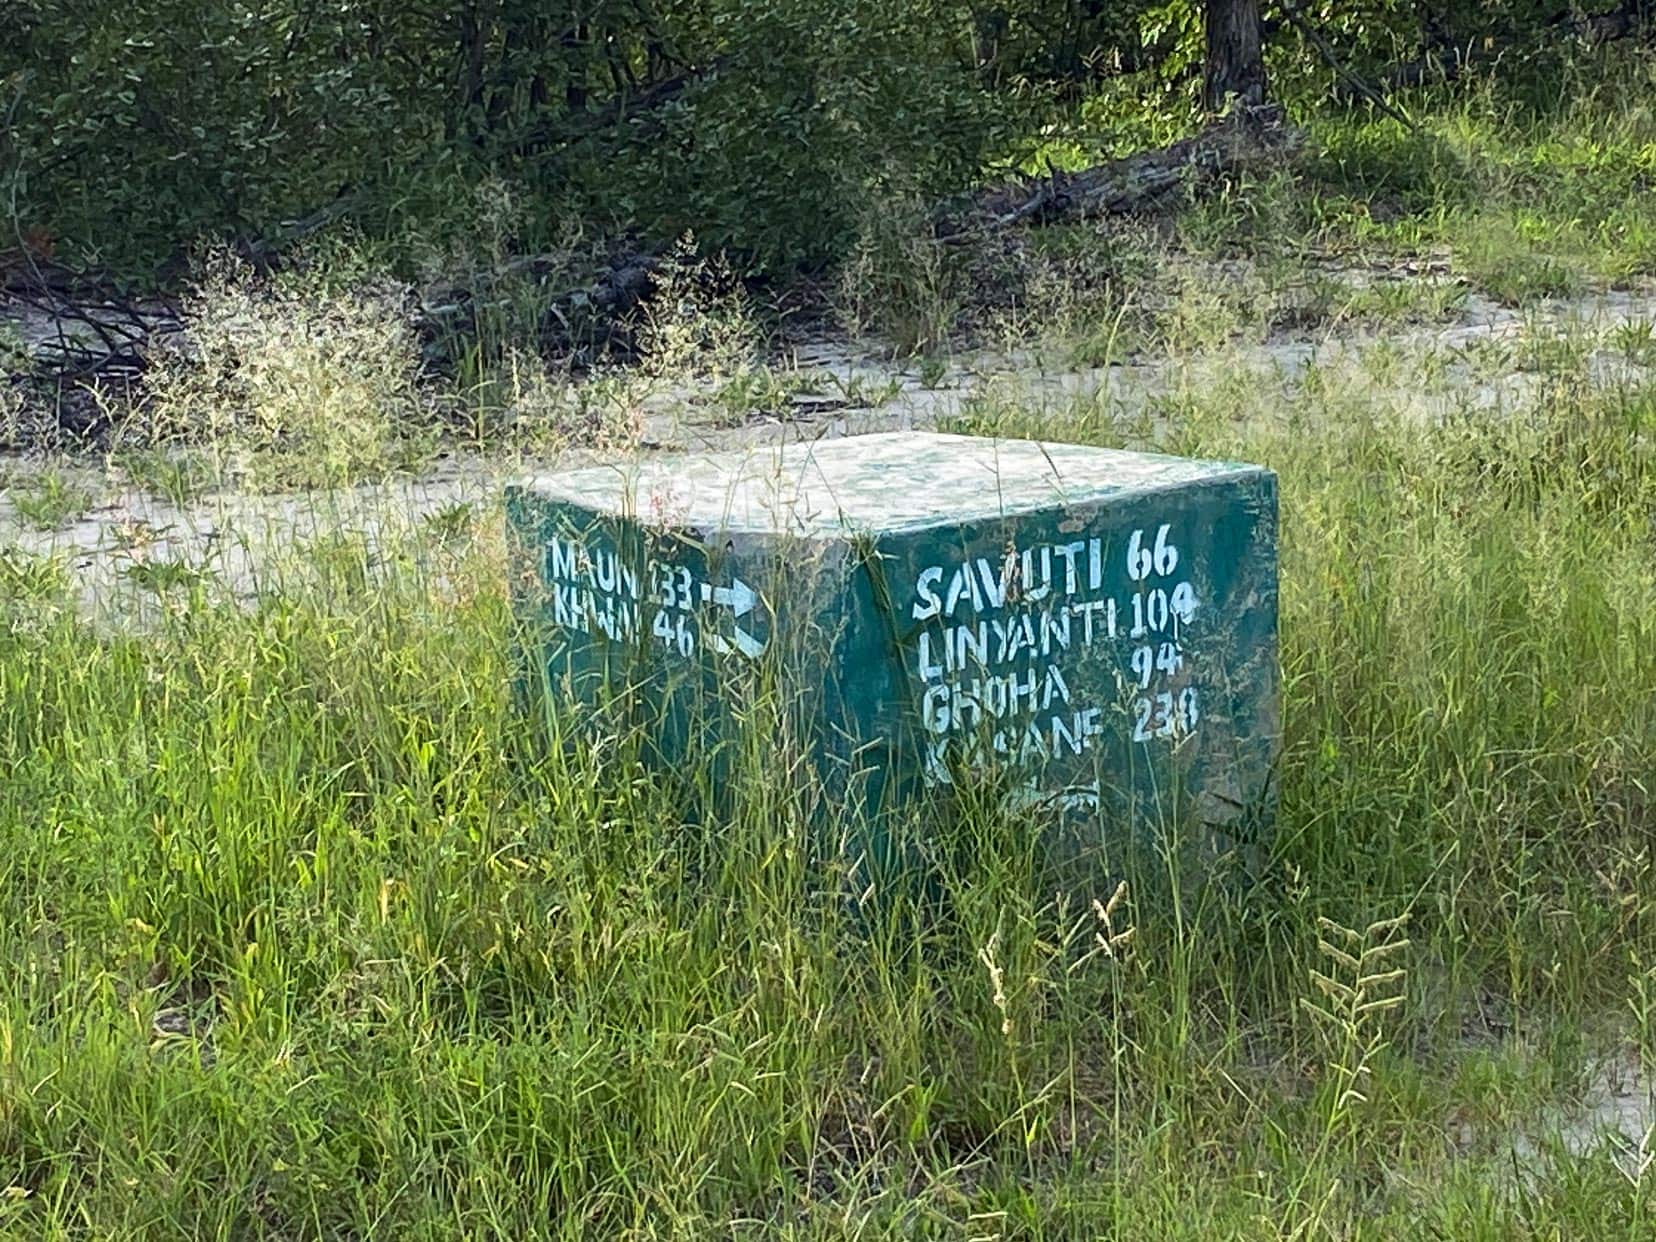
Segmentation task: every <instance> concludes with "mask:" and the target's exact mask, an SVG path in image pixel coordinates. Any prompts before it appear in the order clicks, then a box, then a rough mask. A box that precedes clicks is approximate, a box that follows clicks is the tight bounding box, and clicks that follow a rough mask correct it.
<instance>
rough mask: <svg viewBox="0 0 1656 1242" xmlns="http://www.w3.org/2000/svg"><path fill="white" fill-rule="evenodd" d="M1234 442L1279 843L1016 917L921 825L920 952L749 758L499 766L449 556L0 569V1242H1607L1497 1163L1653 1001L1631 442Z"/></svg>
mask: <svg viewBox="0 0 1656 1242" xmlns="http://www.w3.org/2000/svg"><path fill="white" fill-rule="evenodd" d="M1260 400H1261V401H1264V400H1265V399H1264V398H1260ZM1239 404H1240V400H1239V398H1238V395H1237V393H1236V392H1234V391H1228V390H1226V389H1224V388H1219V389H1216V390H1214V391H1212V392H1206V393H1204V392H1189V391H1186V392H1179V393H1176V394H1175V395H1174V396H1173V397H1171V398H1170V399H1169V404H1168V408H1167V410H1166V411H1165V413H1166V414H1167V417H1168V419H1169V420H1170V425H1171V428H1172V431H1171V441H1170V442H1171V447H1173V448H1176V449H1178V450H1180V451H1188V452H1193V453H1201V454H1215V455H1223V456H1235V457H1242V458H1247V459H1251V460H1256V461H1262V462H1264V463H1266V464H1268V465H1270V466H1272V467H1274V468H1276V469H1277V470H1278V471H1279V472H1280V473H1281V479H1282V494H1283V511H1282V518H1283V520H1282V527H1283V546H1282V578H1283V596H1282V607H1283V628H1282V634H1283V652H1282V660H1283V666H1284V672H1285V703H1284V719H1285V724H1286V744H1285V753H1284V757H1283V764H1282V811H1281V818H1280V822H1279V824H1278V827H1277V831H1276V836H1275V843H1274V847H1273V852H1272V855H1271V858H1270V860H1269V863H1268V865H1267V866H1266V867H1265V869H1264V871H1263V872H1262V873H1261V874H1260V875H1259V876H1258V877H1257V878H1255V879H1254V880H1253V881H1251V882H1249V883H1247V884H1233V885H1220V886H1210V887H1208V888H1204V889H1200V890H1186V891H1183V892H1181V891H1179V890H1177V889H1174V890H1172V891H1171V892H1170V891H1169V889H1168V885H1167V883H1166V882H1165V879H1166V877H1164V876H1162V875H1161V874H1159V864H1158V862H1157V860H1155V859H1153V858H1149V859H1141V860H1139V861H1138V862H1137V863H1135V868H1136V869H1135V870H1132V871H1130V873H1129V874H1128V875H1127V876H1126V882H1125V887H1120V886H1119V885H1118V878H1117V877H1109V878H1106V877H1103V876H1100V877H1098V879H1097V882H1096V884H1091V885H1089V884H1076V885H1075V886H1073V887H1071V888H1069V889H1067V890H1066V891H1058V892H1054V891H1049V890H1047V889H1046V888H1044V887H1043V886H1042V884H1041V882H1040V880H1039V879H1038V877H1039V876H1040V875H1041V874H1042V872H1041V869H1040V868H1039V867H1038V866H1037V865H1036V864H1037V861H1038V860H1036V859H1035V858H1033V856H1032V855H1033V853H1034V847H1033V845H1032V841H1033V839H1034V838H1033V834H1032V833H1031V831H1030V830H1029V825H1028V824H1026V823H1023V822H1020V821H1019V820H1018V819H1016V818H1011V817H1006V816H1002V815H1000V814H998V813H996V812H995V811H994V810H993V809H992V808H990V807H985V806H970V807H964V808H962V809H960V810H959V811H958V812H957V813H956V814H954V815H953V816H952V817H949V818H947V819H946V820H945V822H944V828H945V830H946V832H947V833H949V834H953V836H952V841H951V842H945V843H944V844H945V846H948V845H950V844H952V845H954V846H957V847H958V848H943V849H940V850H939V851H938V858H939V860H940V861H939V868H940V870H939V874H938V877H937V889H938V894H939V895H938V896H937V898H936V900H935V901H933V902H931V903H930V904H928V905H927V906H926V907H925V908H924V909H919V908H916V907H914V906H912V905H908V904H905V903H904V902H902V901H891V902H866V903H863V904H861V905H859V904H858V903H857V901H856V897H857V894H856V892H855V891H854V884H851V886H850V887H847V885H848V884H849V883H850V877H849V876H848V875H847V874H846V873H843V872H838V871H835V870H834V869H831V868H830V869H827V870H824V869H821V868H817V867H814V866H813V864H812V863H811V862H810V847H809V841H810V838H811V833H812V831H813V828H812V823H811V818H810V817H811V813H812V808H811V807H810V805H809V798H810V794H809V791H806V790H803V789H801V788H796V787H795V786H794V785H793V783H792V782H791V780H790V779H789V778H788V775H787V774H788V772H789V771H791V768H789V767H788V766H787V765H788V764H789V762H790V759H789V756H788V755H787V754H786V752H785V749H783V748H782V746H781V744H780V743H775V742H773V741H770V740H768V739H769V737H770V734H769V733H768V731H767V730H765V729H764V728H763V727H762V713H760V714H759V717H757V718H756V719H757V720H758V722H759V723H758V724H756V728H755V731H754V735H753V736H752V737H751V738H749V739H748V740H747V743H746V744H745V745H743V746H742V747H739V748H738V749H737V751H736V752H735V754H734V758H733V762H734V764H735V770H734V771H733V773H732V775H731V776H730V778H729V781H728V790H727V793H728V796H727V797H726V798H725V799H723V800H722V801H720V802H717V803H711V802H709V801H707V800H706V799H705V798H704V797H703V793H704V792H705V791H698V790H697V788H696V783H695V781H694V780H691V781H688V782H674V781H669V780H667V779H664V778H662V777H660V776H658V775H653V774H651V773H649V772H648V771H646V770H645V769H643V768H642V767H640V766H639V764H638V763H637V762H636V760H635V759H634V758H633V757H632V756H633V754H634V752H635V750H636V748H635V747H634V746H633V745H632V739H629V738H627V737H602V736H599V737H594V736H592V735H591V734H590V733H587V732H585V731H582V730H579V729H572V728H569V727H566V726H567V722H566V721H565V720H564V719H563V718H562V717H560V716H558V715H557V714H553V715H552V716H551V717H550V718H540V717H531V716H525V715H523V714H522V713H521V712H520V711H519V710H518V709H517V707H516V705H515V704H514V701H513V697H512V690H511V677H512V672H513V658H514V657H513V639H514V630H513V622H512V619H511V611H510V608H509V604H508V600H507V594H506V580H507V573H506V568H505V565H504V560H503V557H504V554H503V551H502V548H503V546H504V545H503V540H502V539H501V538H500V533H499V531H498V529H496V528H495V527H494V526H493V525H492V524H486V525H485V526H484V527H483V528H482V529H479V530H477V531H475V532H473V533H472V534H471V535H470V536H467V537H464V538H456V537H454V535H453V533H452V532H435V531H434V530H433V529H432V528H430V527H429V526H428V527H426V528H418V527H416V528H412V529H410V530H408V531H406V532H403V533H402V534H400V535H396V536H393V535H391V534H387V535H385V536H383V537H382V538H381V539H380V540H379V541H378V542H377V544H376V546H375V547H374V548H373V549H370V548H369V547H368V546H367V545H366V544H363V543H361V542H354V541H352V540H350V539H348V538H344V537H339V538H334V539H330V540H318V541H316V542H314V543H312V544H309V545H306V546H302V547H296V548H293V549H292V550H291V552H290V555H289V558H288V559H286V560H284V561H283V562H281V563H274V564H270V565H268V566H266V567H265V570H264V574H263V578H262V581H261V583H260V594H259V597H258V598H257V599H256V600H254V601H251V602H250V601H247V600H241V601H239V602H238V601H231V600H226V599H224V598H222V592H220V591H219V590H218V589H217V588H216V587H215V584H214V581H213V579H212V578H211V577H210V576H209V577H205V578H202V579H200V580H197V581H193V582H191V583H187V584H185V585H182V586H180V587H178V588H175V589H173V590H171V591H170V592H169V593H168V594H167V596H166V601H165V604H164V606H163V607H161V608H159V609H156V610H151V613H150V616H151V620H150V621H149V622H148V623H147V624H145V625H143V626H121V625H111V624H109V623H108V622H107V620H106V621H101V622H94V621H89V620H87V619H85V618H84V617H83V616H82V615H81V614H80V612H79V610H78V609H77V607H76V606H75V594H74V591H73V584H72V582H71V580H70V576H69V574H68V572H67V570H66V568H65V567H63V566H52V565H49V564H46V563H43V562H39V561H34V560H30V559H28V558H25V557H24V556H22V555H21V554H20V553H15V552H11V553H5V554H4V555H3V556H0V592H3V596H0V598H3V600H4V602H3V603H0V963H4V966H5V969H4V971H3V972H0V1231H3V1232H4V1233H5V1234H6V1236H12V1237H18V1238H37V1237H68V1236H75V1237H80V1236H88V1237H156V1238H172V1237H180V1236H189V1237H227V1238H241V1237H260V1236H267V1237H385V1238H417V1237H433V1238H435V1237H454V1236H477V1237H487V1236H501V1237H531V1236H555V1237H571V1238H575V1237H582V1238H584V1237H614V1236H631V1237H705V1236H714V1235H718V1236H738V1237H761V1236H763V1237H772V1236H778V1237H796V1238H819V1237H820V1238H831V1237H851V1236H857V1237H875V1236H903V1237H935V1238H962V1237H972V1238H991V1237H1004V1238H1013V1237H1029V1238H1034V1237H1093V1236H1117V1237H1123V1238H1152V1237H1157V1238H1159V1237H1170V1238H1176V1237H1198V1236H1225V1237H1232V1236H1237V1237H1258V1238H1276V1237H1284V1236H1295V1237H1399V1238H1403V1237H1408V1238H1413V1237H1420V1236H1442V1237H1455V1238H1491V1239H1494V1238H1503V1239H1504V1238H1512V1237H1526V1236H1533V1237H1557V1236H1579V1235H1582V1234H1585V1233H1588V1232H1590V1231H1595V1232H1597V1233H1599V1234H1600V1235H1601V1236H1634V1235H1635V1234H1636V1233H1638V1232H1639V1231H1642V1230H1645V1229H1649V1228H1650V1227H1651V1225H1652V1217H1651V1208H1650V1205H1649V1199H1650V1186H1649V1185H1648V1182H1646V1181H1643V1180H1642V1179H1640V1178H1638V1177H1632V1178H1630V1177H1628V1176H1625V1175H1624V1174H1623V1173H1622V1172H1621V1171H1619V1170H1618V1168H1617V1166H1616V1165H1615V1164H1614V1163H1613V1162H1612V1161H1611V1160H1610V1159H1609V1158H1608V1157H1607V1156H1602V1155H1600V1156H1584V1157H1580V1158H1576V1157H1573V1156H1570V1155H1568V1154H1567V1153H1565V1152H1564V1151H1563V1149H1562V1148H1558V1147H1556V1146H1549V1145H1548V1140H1547V1135H1546V1131H1547V1130H1548V1129H1549V1128H1554V1129H1556V1126H1557V1122H1558V1116H1559V1114H1556V1113H1554V1112H1551V1111H1549V1110H1550V1106H1551V1102H1552V1101H1554V1100H1557V1099H1561V1098H1565V1097H1568V1096H1569V1095H1570V1093H1571V1092H1573V1091H1575V1090H1576V1089H1577V1088H1579V1087H1580V1085H1581V1082H1582V1078H1583V1076H1584V1075H1585V1074H1586V1073H1587V1072H1588V1071H1587V1069H1586V1068H1585V1067H1586V1065H1587V1064H1588V1060H1589V1057H1590V1054H1591V1053H1593V1052H1594V1051H1595V1050H1598V1049H1601V1048H1605V1047H1609V1046H1615V1045H1617V1044H1619V1042H1620V1041H1622V1040H1623V1039H1631V1040H1633V1041H1634V1042H1635V1043H1638V1042H1639V1035H1638V1030H1637V1029H1636V1028H1637V1024H1636V1023H1629V1022H1627V1021H1625V1020H1624V1019H1625V1016H1626V1014H1627V1012H1628V1011H1627V1009H1626V1006H1627V1005H1628V1004H1629V1003H1630V1002H1635V1001H1637V999H1638V998H1639V997H1641V996H1643V995H1644V994H1645V991H1646V990H1647V989H1646V984H1647V980H1646V979H1645V973H1644V972H1645V971H1646V969H1647V968H1648V967H1649V966H1651V965H1656V945H1653V943H1652V932H1653V930H1656V921H1653V904H1652V903H1653V899H1656V878H1653V876H1652V874H1651V865H1652V862H1651V844H1652V827H1653V824H1652V808H1651V794H1650V775H1651V773H1652V771H1653V760H1656V696H1653V693H1652V691H1653V689H1656V557H1653V543H1652V540H1653V531H1656V525H1653V523H1656V456H1653V453H1656V448H1653V441H1652V435H1653V432H1656V395H1653V393H1652V392H1651V391H1650V390H1649V389H1627V390H1622V391H1609V392H1599V393H1588V392H1584V391H1581V390H1563V389H1561V390H1560V391H1558V392H1557V393H1543V394H1542V395H1541V396H1540V397H1538V398H1537V399H1536V400H1535V401H1534V402H1533V403H1532V404H1530V405H1529V406H1527V407H1526V408H1524V409H1522V410H1518V411H1508V412H1506V413H1504V414H1501V415H1499V416H1492V417H1474V416H1472V415H1467V416H1465V417H1463V418H1459V419H1456V420H1454V421H1452V422H1451V423H1450V424H1448V425H1442V426H1435V425H1434V426H1428V425H1425V424H1422V423H1419V422H1412V421H1409V420H1407V419H1405V418H1403V417H1402V416H1400V415H1398V414H1396V413H1394V412H1391V411H1389V410H1388V409H1386V408H1383V407H1381V406H1379V405H1378V404H1377V403H1376V402H1375V401H1374V400H1372V399H1370V398H1368V397H1367V396H1366V395H1365V392H1364V390H1363V389H1361V388H1360V387H1357V388H1353V387H1341V386H1337V385H1332V384H1327V385H1319V384H1317V383H1314V382H1312V383H1307V384H1304V385H1302V386H1301V387H1300V388H1299V389H1298V390H1297V395H1296V396H1295V397H1294V398H1293V399H1292V400H1290V401H1288V402H1286V403H1285V404H1284V405H1283V407H1282V408H1280V409H1278V410H1277V411H1276V412H1275V416H1274V417H1270V418H1250V419H1247V420H1245V421H1244V420H1241V419H1239V418H1238V417H1237V409H1238V406H1239ZM971 418H972V420H973V427H974V429H976V430H980V431H993V432H999V433H1003V434H1031V433H1033V434H1041V435H1046V436H1051V437H1066V438H1079V439H1090V440H1095V441H1102V442H1114V443H1121V442H1127V441H1130V440H1131V439H1132V437H1131V436H1130V435H1129V434H1128V433H1126V432H1125V431H1124V430H1123V429H1122V428H1121V427H1120V426H1119V425H1118V424H1117V423H1115V422H1114V421H1113V420H1112V419H1111V418H1110V417H1109V416H1108V411H1107V408H1106V407H1104V406H1102V405H1098V404H1083V405H1079V406H1076V405H1067V406H1063V407H1062V408H1058V409H1053V410H1048V411H1045V412H1043V411H1041V410H1038V409H1036V408H1034V407H1032V406H1030V405H1027V404H1024V403H1019V402H1005V403H1001V404H994V405H983V406H980V407H978V408H976V409H974V410H973V411H972V413H971ZM134 589H137V588H136V587H135V588H134ZM710 806H712V807H713V808H714V809H713V810H712V811H711V812H710V811H709V807H710ZM710 814H711V816H712V818H711V819H710V818H709V815H710ZM1155 894H1166V895H1164V896H1155ZM1526 1128H1533V1129H1535V1130H1536V1131H1537V1137H1536V1138H1535V1140H1534V1144H1533V1146H1532V1147H1531V1148H1528V1149H1526V1150H1529V1151H1530V1152H1531V1153H1532V1154H1530V1155H1528V1156H1525V1157H1523V1158H1522V1160H1520V1159H1519V1158H1517V1157H1516V1156H1515V1155H1514V1151H1513V1148H1512V1144H1511V1140H1512V1138H1513V1135H1514V1134H1515V1133H1518V1132H1520V1131H1523V1130H1524V1129H1526ZM1534 1153H1540V1154H1534ZM1548 1153H1552V1155H1548ZM1553 1157H1556V1159H1555V1158H1553Z"/></svg>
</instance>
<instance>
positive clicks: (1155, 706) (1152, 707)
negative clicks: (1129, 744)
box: [1133, 686, 1202, 742]
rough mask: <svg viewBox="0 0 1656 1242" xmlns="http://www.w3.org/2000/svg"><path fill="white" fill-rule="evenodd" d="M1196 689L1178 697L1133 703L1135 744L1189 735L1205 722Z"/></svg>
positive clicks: (1161, 696) (1187, 689) (1190, 688)
mask: <svg viewBox="0 0 1656 1242" xmlns="http://www.w3.org/2000/svg"><path fill="white" fill-rule="evenodd" d="M1201 718H1202V717H1201V711H1200V708H1199V707H1198V706H1197V694H1196V687H1195V686H1186V687H1185V688H1184V689H1183V690H1181V691H1179V693H1178V694H1177V695H1174V694H1173V693H1172V692H1170V691H1163V692H1162V693H1160V694H1156V695H1151V696H1149V697H1147V698H1139V699H1134V700H1133V740H1134V741H1135V742H1148V741H1149V740H1150V739H1151V738H1157V737H1172V736H1173V735H1174V734H1176V733H1177V734H1184V733H1189V732H1190V731H1191V730H1192V729H1194V728H1195V727H1196V722H1197V721H1199V720H1200V719H1201Z"/></svg>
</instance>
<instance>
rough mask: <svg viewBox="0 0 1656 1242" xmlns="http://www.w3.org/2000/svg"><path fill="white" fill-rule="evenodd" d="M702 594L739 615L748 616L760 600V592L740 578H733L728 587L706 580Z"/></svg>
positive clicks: (702, 587) (702, 586) (706, 598)
mask: <svg viewBox="0 0 1656 1242" xmlns="http://www.w3.org/2000/svg"><path fill="white" fill-rule="evenodd" d="M701 595H702V599H704V600H711V601H712V602H713V603H715V604H723V605H724V606H725V607H726V608H728V609H730V610H731V612H733V613H735V614H736V615H737V616H738V617H745V616H747V615H748V613H750V612H752V611H753V606H754V605H755V604H757V603H758V602H759V594H758V592H757V591H755V590H754V589H753V588H752V587H750V586H749V585H748V584H747V583H745V582H743V581H742V580H741V579H740V578H732V579H731V580H730V585H729V586H727V587H716V586H712V585H710V584H709V583H706V582H704V583H702V584H701Z"/></svg>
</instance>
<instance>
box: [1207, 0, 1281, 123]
mask: <svg viewBox="0 0 1656 1242" xmlns="http://www.w3.org/2000/svg"><path fill="white" fill-rule="evenodd" d="M1202 11H1203V17H1204V20H1205V22H1206V28H1207V58H1206V61H1205V62H1204V64H1203V72H1202V107H1204V108H1205V109H1207V111H1209V112H1222V111H1224V109H1225V107H1226V106H1227V105H1228V104H1229V102H1230V100H1231V99H1232V98H1233V97H1234V98H1235V99H1236V101H1237V102H1238V103H1241V104H1245V105H1247V106H1248V107H1250V108H1256V107H1258V106H1259V105H1261V104H1263V103H1264V102H1265V56H1264V52H1263V51H1262V49H1261V46H1260V43H1261V40H1260V24H1259V0H1203V4H1202Z"/></svg>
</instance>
